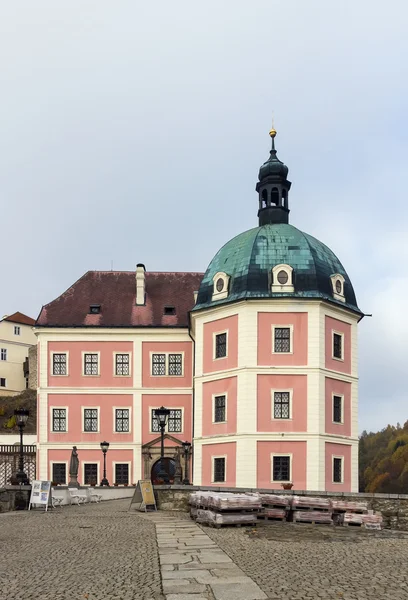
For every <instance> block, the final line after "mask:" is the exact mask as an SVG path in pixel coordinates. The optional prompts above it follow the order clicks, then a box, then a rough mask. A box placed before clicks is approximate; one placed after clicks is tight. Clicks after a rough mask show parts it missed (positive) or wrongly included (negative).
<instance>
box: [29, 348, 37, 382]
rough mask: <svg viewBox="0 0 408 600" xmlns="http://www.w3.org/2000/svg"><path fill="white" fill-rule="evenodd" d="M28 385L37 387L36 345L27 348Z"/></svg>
mask: <svg viewBox="0 0 408 600" xmlns="http://www.w3.org/2000/svg"><path fill="white" fill-rule="evenodd" d="M28 387H29V389H30V390H36V389H37V345H35V346H31V347H30V348H29V349H28Z"/></svg>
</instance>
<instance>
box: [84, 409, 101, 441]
mask: <svg viewBox="0 0 408 600" xmlns="http://www.w3.org/2000/svg"><path fill="white" fill-rule="evenodd" d="M88 409H92V410H97V411H98V431H85V410H88ZM81 418H82V433H87V434H88V435H93V434H95V433H100V432H101V407H100V406H81Z"/></svg>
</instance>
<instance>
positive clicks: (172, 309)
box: [164, 306, 176, 316]
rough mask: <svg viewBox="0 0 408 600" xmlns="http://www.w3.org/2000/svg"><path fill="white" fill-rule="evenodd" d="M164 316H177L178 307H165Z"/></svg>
mask: <svg viewBox="0 0 408 600" xmlns="http://www.w3.org/2000/svg"><path fill="white" fill-rule="evenodd" d="M164 314H165V315H166V316H170V315H175V314H176V307H175V306H165V307H164Z"/></svg>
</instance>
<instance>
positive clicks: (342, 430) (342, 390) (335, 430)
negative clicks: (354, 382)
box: [325, 377, 351, 436]
mask: <svg viewBox="0 0 408 600" xmlns="http://www.w3.org/2000/svg"><path fill="white" fill-rule="evenodd" d="M335 395H336V396H339V397H340V398H341V399H342V422H341V423H335V422H334V420H333V396H335ZM325 423H326V433H331V434H334V435H345V436H350V435H351V384H350V383H348V382H346V381H340V380H339V379H331V378H330V377H326V378H325Z"/></svg>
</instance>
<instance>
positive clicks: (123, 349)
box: [48, 341, 133, 388]
mask: <svg viewBox="0 0 408 600" xmlns="http://www.w3.org/2000/svg"><path fill="white" fill-rule="evenodd" d="M132 350H133V344H132V342H119V341H117V342H49V343H48V364H49V369H48V385H49V386H50V387H104V388H107V387H115V388H118V387H132V385H133V383H132V381H133V373H132V369H131V370H130V375H127V376H123V375H120V376H119V375H115V354H116V353H127V354H130V365H132ZM53 352H56V353H67V355H68V356H67V363H68V375H53V374H52V355H53ZM85 353H99V374H98V375H84V354H85Z"/></svg>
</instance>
